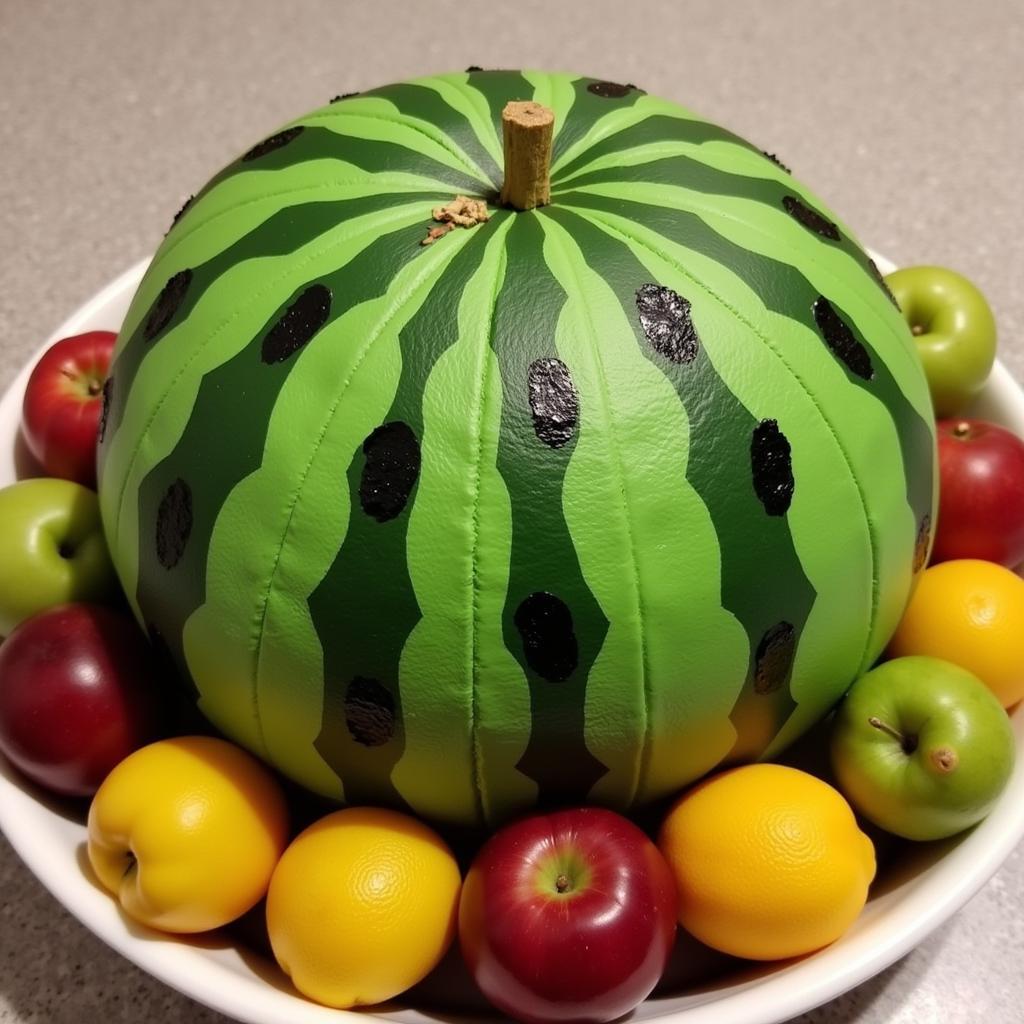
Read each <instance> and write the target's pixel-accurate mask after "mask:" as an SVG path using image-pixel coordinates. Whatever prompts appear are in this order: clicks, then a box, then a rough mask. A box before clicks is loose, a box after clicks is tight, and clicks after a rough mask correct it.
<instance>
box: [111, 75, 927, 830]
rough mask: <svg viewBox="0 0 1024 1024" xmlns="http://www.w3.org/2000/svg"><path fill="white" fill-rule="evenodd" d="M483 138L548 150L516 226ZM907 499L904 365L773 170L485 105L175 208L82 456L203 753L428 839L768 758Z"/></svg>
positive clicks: (844, 682)
mask: <svg viewBox="0 0 1024 1024" xmlns="http://www.w3.org/2000/svg"><path fill="white" fill-rule="evenodd" d="M510 101H533V102H534V103H536V104H540V105H542V106H543V107H546V108H549V109H550V110H551V111H553V112H554V129H553V141H552V142H551V144H550V145H551V150H550V202H549V203H548V204H547V205H541V206H538V207H537V208H535V209H520V208H513V207H510V206H509V205H507V204H503V203H502V202H501V200H500V191H501V189H502V185H503V179H504V177H505V170H504V164H505V150H504V149H503V121H502V114H503V111H504V109H505V106H506V104H507V103H509V102H510ZM521 106H522V105H521ZM530 109H536V108H532V107H531V108H530ZM549 138H550V130H549ZM506 141H507V140H506ZM513 149H514V147H513ZM520 155H521V154H520ZM515 159H516V160H518V159H519V157H515ZM517 166H518V164H517ZM544 170H545V171H546V168H545V169H544ZM540 184H541V185H543V189H541V190H540V191H541V192H544V195H543V197H542V198H541V199H540V200H539V201H540V202H543V201H544V199H545V198H547V193H546V191H545V190H546V189H547V182H546V181H544V182H541V183H540ZM538 194H540V193H538ZM457 197H466V198H467V199H469V200H484V201H485V202H486V203H487V207H486V213H482V212H481V211H482V209H483V208H482V205H481V204H479V203H474V202H464V201H463V200H462V199H459V200H458V201H457V202H453V201H455V200H456V199H457ZM467 210H468V211H470V212H469V213H468V214H467V213H466V211H467ZM460 211H461V212H460ZM472 211H476V212H475V213H474V212H472ZM424 243H429V244H424ZM934 462H935V442H934V427H933V423H932V413H931V406H930V402H929V397H928V389H927V386H926V383H925V379H924V376H923V374H922V371H921V368H920V365H919V363H918V359H917V356H916V354H915V351H914V345H913V339H912V337H911V335H910V332H909V330H908V328H907V325H906V324H905V322H904V321H903V319H902V317H901V316H900V314H899V312H898V310H897V309H896V308H895V306H894V304H893V302H892V300H891V297H890V296H889V295H888V294H887V292H886V290H885V288H884V285H883V284H882V282H881V280H880V278H879V276H878V272H877V269H876V268H875V266H874V264H873V263H872V262H871V260H870V259H869V258H868V256H867V255H866V254H865V253H864V251H863V250H862V249H861V248H860V246H859V245H858V243H857V242H856V241H855V240H854V238H853V236H852V235H851V234H850V232H849V231H848V230H847V229H846V227H844V226H843V224H842V223H841V222H840V221H839V220H838V219H837V218H836V217H835V216H834V215H833V214H832V213H831V212H829V211H828V210H827V209H826V208H825V206H823V205H822V203H821V202H820V201H818V200H817V199H816V198H814V196H813V195H811V193H810V192H808V190H807V189H806V188H804V187H803V186H802V185H801V184H799V183H798V182H797V181H795V180H794V179H793V178H792V177H791V176H790V174H789V173H788V172H787V171H786V170H785V169H784V168H783V167H782V166H781V165H780V164H778V163H777V162H776V161H774V159H773V158H770V157H768V156H766V155H765V154H763V153H762V152H760V151H759V150H758V149H757V148H755V147H753V146H751V145H750V144H748V143H746V142H744V141H743V140H742V139H740V138H737V137H736V136H735V135H733V134H731V133H730V132H728V131H726V130H724V129H723V128H720V127H718V126H717V125H715V124H712V123H709V122H708V121H706V120H703V119H701V118H699V117H697V116H695V115H694V114H692V113H690V112H689V111H688V110H685V109H683V108H682V107H680V106H677V105H676V104H674V103H670V102H666V101H665V100H661V99H657V98H655V97H653V96H649V95H647V94H646V93H644V92H643V91H642V90H640V89H637V88H636V87H634V86H631V85H617V84H614V83H610V82H602V81H597V80H594V79H588V78H581V77H577V76H573V75H564V74H546V73H538V72H527V71H523V72H519V71H495V72H484V71H476V70H471V71H469V72H466V73H459V74H451V75H440V76H437V77H432V78H423V79H419V80H417V81H413V82H408V83H402V84H397V85H391V86H387V87H385V88H381V89H374V90H372V91H370V92H366V93H362V94H358V95H352V96H346V97H339V98H338V99H337V100H336V101H334V102H332V103H330V104H329V105H327V106H325V107H323V108H322V109H320V110H316V111H314V112H313V113H311V114H309V115H308V116H306V117H302V118H299V119H298V120H296V121H295V122H293V123H292V124H290V125H288V126H286V127H285V128H283V129H282V130H281V131H279V132H277V133H276V134H273V135H271V136H270V137H269V138H267V139H265V140H264V141H262V142H260V143H259V144H258V145H255V146H254V147H253V148H252V149H250V150H249V151H248V152H246V153H245V154H244V155H243V156H241V157H240V158H239V159H238V160H236V161H235V162H234V163H232V164H230V165H229V166H228V167H226V168H225V169H224V170H223V171H222V172H221V173H220V174H218V175H217V176H216V177H214V178H213V179H212V180H211V181H210V182H209V184H208V185H206V187H205V188H203V189H202V191H201V192H200V193H199V194H198V195H197V196H196V197H195V198H194V199H192V200H190V201H189V203H188V204H187V205H186V207H185V208H184V210H182V211H181V213H180V214H179V215H178V217H176V218H175V222H174V224H173V226H172V228H171V230H170V232H169V233H168V235H167V237H166V239H165V240H164V242H163V244H162V245H161V246H160V249H159V250H158V252H157V254H156V256H155V258H154V260H153V262H152V264H151V266H150V267H149V270H148V272H147V273H146V275H145V278H144V280H143V281H142V283H141V285H140V287H139V289H138V292H137V294H136V295H135V298H134V301H133V303H132V306H131V309H130V311H129V313H128V316H127V319H126V321H125V324H124V327H123V330H122V332H121V335H120V337H119V339H118V345H117V351H116V356H115V361H114V364H113V369H112V375H111V377H110V380H109V381H108V385H107V388H106V390H105V405H104V418H103V422H102V425H101V440H100V446H99V463H100V499H101V505H102V511H103V518H104V524H105V528H106V531H107V537H108V540H109V543H110V548H111V551H112V554H113V557H114V561H115V563H116V565H117V569H118V572H119V574H120V577H121V580H122V583H123V584H124V588H125V590H126V592H127V594H128V596H129V599H130V601H131V602H132V604H133V606H134V609H135V612H136V614H137V615H138V617H139V620H140V622H141V623H142V624H143V625H144V627H145V628H146V629H147V630H148V632H149V634H150V636H151V637H152V639H153V641H154V643H156V644H158V645H159V646H160V647H161V648H162V649H163V650H164V651H166V652H167V654H168V656H169V657H171V658H173V660H174V661H175V662H176V664H177V666H178V668H179V670H180V673H181V675H182V677H183V678H184V679H186V680H187V681H188V685H189V686H190V687H192V688H193V689H194V694H195V698H196V700H197V701H198V705H199V707H200V709H201V710H202V711H203V712H204V713H205V714H206V716H207V717H208V718H209V719H210V720H211V721H212V722H213V723H214V724H215V725H216V726H217V727H218V728H220V729H221V730H223V732H225V733H226V734H227V735H228V736H230V737H232V738H234V739H235V740H237V741H239V742H240V743H242V744H244V745H245V746H246V747H248V748H250V749H251V750H253V751H255V752H256V753H258V754H260V755H261V756H262V757H264V758H265V759H266V760H267V761H268V762H270V763H271V764H273V765H275V766H276V767H278V768H279V769H281V770H282V771H283V772H285V773H286V774H288V775H290V776H291V777H293V778H294V779H296V780H298V781H299V782H300V783H302V784H304V785H305V786H307V787H309V788H311V789H313V790H315V791H317V792H319V793H322V794H325V795H328V796H331V797H335V798H337V799H340V800H346V801H349V802H353V803H387V804H393V805H397V806H403V807H408V808H410V809H411V810H412V811H414V812H416V813H418V814H421V815H424V816H426V817H429V818H434V819H439V820H444V821H450V822H458V823H474V822H482V821H489V822H495V821H499V820H501V819H503V818H505V817H507V816H508V815H510V814H512V813H514V812H515V811H518V810H520V809H523V808H526V807H529V806H531V805H533V804H535V803H538V802H539V803H559V802H564V801H569V800H571V801H588V802H591V801H592V802H596V803H602V804H607V805H610V806H612V807H619V808H626V807H630V806H632V805H634V804H639V803H642V802H645V801H650V800H653V799H656V798H659V797H662V796H665V795H667V794H670V793H673V792H675V791H677V790H679V789H680V788H681V787H682V786H684V785H685V784H687V783H688V782H690V781H692V780H693V779H695V778H698V777H699V776H701V775H703V774H705V773H706V772H708V771H710V770H711V769H713V768H715V767H716V766H719V765H723V764H728V763H732V762H740V761H749V760H753V759H756V758H759V757H764V756H768V757H771V756H773V755H774V754H776V753H777V752H778V751H780V750H781V749H782V748H783V747H784V746H785V745H786V744H787V743H789V742H790V741H792V740H793V739H795V738H796V737H797V736H798V735H799V734H800V733H801V732H803V731H804V730H805V729H806V728H807V727H808V726H810V725H811V724H812V723H814V722H815V721H817V720H818V719H820V718H821V717H822V716H823V715H824V714H825V713H826V711H827V710H828V709H829V708H830V707H832V706H833V705H834V703H835V702H836V700H837V699H838V698H839V697H840V696H841V695H842V693H843V692H844V691H845V689H846V688H847V686H848V685H849V684H850V682H851V681H852V680H853V679H854V678H855V677H856V676H857V675H858V674H859V673H860V672H862V671H864V670H865V669H866V668H867V667H868V666H870V665H871V663H872V662H873V661H874V660H875V659H876V658H877V656H878V655H879V653H880V652H881V651H882V649H883V647H884V645H885V643H886V642H887V640H888V638H889V636H890V634H891V632H892V631H893V629H894V628H895V626H896V623H897V621H898V619H899V617H900V615H901V613H902V611H903V608H904V606H905V603H906V601H907V598H908V596H909V593H910V589H911V586H912V583H913V580H914V577H915V574H916V572H917V571H919V570H920V568H921V567H922V566H923V565H924V563H925V561H926V559H927V555H928V548H929V545H930V533H931V530H930V524H931V520H932V516H933V514H934V502H935V488H934V480H935V474H934Z"/></svg>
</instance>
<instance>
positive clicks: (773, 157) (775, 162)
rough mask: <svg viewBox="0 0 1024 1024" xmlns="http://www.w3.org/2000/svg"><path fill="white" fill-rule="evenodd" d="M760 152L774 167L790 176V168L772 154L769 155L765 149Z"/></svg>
mask: <svg viewBox="0 0 1024 1024" xmlns="http://www.w3.org/2000/svg"><path fill="white" fill-rule="evenodd" d="M761 152H762V153H763V154H764V156H766V157H767V158H768V159H769V160H771V162H772V163H773V164H775V166H776V167H780V168H781V169H782V170H784V171H785V172H786V173H787V174H792V173H793V172H792V171H791V170H790V168H789V167H788V166H787V165H786V164H784V163H783V162H782V161H781V160H780V159H779V158H778V157H777V156H776V155H775V154H774V153H769V152H768V150H766V149H762V150H761Z"/></svg>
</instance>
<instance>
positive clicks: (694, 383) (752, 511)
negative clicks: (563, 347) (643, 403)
mask: <svg viewBox="0 0 1024 1024" xmlns="http://www.w3.org/2000/svg"><path fill="white" fill-rule="evenodd" d="M543 215H544V216H548V217H551V218H553V219H554V220H555V221H557V222H558V223H559V224H561V225H563V227H564V228H565V229H566V230H567V231H568V232H570V233H571V235H572V237H573V239H574V240H575V242H576V244H577V245H579V247H580V249H581V250H582V252H583V256H584V259H585V260H586V262H587V265H588V266H590V267H591V268H592V269H593V270H595V271H596V272H597V273H598V274H600V275H601V277H602V278H604V280H605V281H606V282H607V283H608V285H609V287H611V288H612V290H613V291H614V292H615V295H616V297H617V298H618V300H619V302H620V304H621V305H622V309H623V312H624V313H625V314H626V318H627V319H628V320H629V322H630V323H631V324H632V326H633V335H634V339H635V341H636V344H637V345H639V346H640V350H641V351H642V352H643V353H644V355H645V356H646V357H647V358H648V359H649V360H650V361H651V362H652V363H654V365H655V366H657V367H658V369H659V370H661V372H662V373H663V374H664V375H665V376H666V377H667V378H668V380H669V381H670V382H671V384H672V386H673V388H675V391H676V393H677V394H678V395H679V399H680V401H681V402H682V404H683V407H684V408H685V410H686V415H687V418H688V421H689V434H690V442H689V455H688V462H687V470H686V477H687V480H688V481H689V483H690V485H691V486H692V487H693V489H694V490H695V491H696V492H697V494H698V495H700V498H701V500H702V501H703V502H704V504H705V506H706V507H707V509H708V512H709V514H710V515H711V520H712V522H713V523H714V526H715V532H716V533H717V535H718V544H719V549H720V551H721V558H722V606H723V607H724V608H726V609H728V611H730V612H732V614H733V615H735V616H736V618H737V619H738V620H739V622H740V623H741V624H742V625H743V628H744V629H745V630H746V633H747V636H748V638H749V641H750V655H749V661H748V668H747V677H746V681H745V683H744V687H743V692H742V694H741V696H740V698H739V700H738V701H737V705H736V709H735V711H734V713H733V725H734V726H735V727H736V729H737V733H738V738H737V741H736V745H735V747H734V749H733V751H732V753H731V755H730V756H731V757H733V758H738V759H739V758H750V757H754V756H757V755H758V754H760V752H761V750H763V748H764V745H765V743H766V742H767V739H769V738H770V737H771V736H774V735H775V733H776V732H778V730H779V729H780V728H781V727H782V724H783V723H784V722H785V721H786V719H787V718H788V717H789V715H790V714H791V712H792V711H793V709H794V708H795V707H796V704H795V702H794V700H793V697H792V694H791V692H790V689H789V673H788V672H787V674H786V676H785V678H784V681H782V685H781V686H780V687H779V688H778V689H776V690H774V691H773V692H771V693H756V692H755V684H756V679H755V667H756V666H755V654H756V651H757V647H758V644H759V643H760V642H761V639H762V637H763V636H764V635H765V634H766V633H767V632H768V630H770V629H771V628H772V627H773V626H775V625H776V624H777V623H778V622H780V621H783V620H784V621H787V622H789V623H790V624H792V626H793V628H794V635H795V638H796V640H797V642H799V636H800V632H801V631H802V629H803V627H804V624H805V623H806V621H807V616H808V614H809V613H810V610H811V607H812V605H813V604H814V598H815V591H814V588H813V587H812V586H811V584H810V582H809V580H808V579H807V577H806V575H805V574H804V571H803V567H802V566H801V564H800V559H799V557H798V555H797V552H796V548H795V546H794V543H793V537H792V533H791V531H790V525H789V517H788V516H769V515H767V514H766V513H765V509H764V507H763V506H762V505H761V503H760V501H758V498H757V495H756V493H755V491H754V488H753V486H751V454H750V449H751V437H752V435H753V432H754V429H755V427H756V426H757V424H758V421H757V420H756V419H755V418H754V416H752V415H751V413H750V412H748V410H747V409H746V408H745V407H744V405H743V404H742V403H741V402H740V401H739V400H738V399H737V398H736V396H735V395H734V394H733V393H732V392H731V391H730V390H729V388H728V387H727V386H726V384H725V382H724V381H723V380H722V378H721V377H720V376H719V375H718V373H717V371H716V370H715V367H714V365H713V364H712V362H711V360H710V359H709V358H708V354H707V352H706V350H705V349H704V346H703V345H698V347H697V349H696V355H695V357H694V359H693V360H692V362H688V363H686V362H675V361H673V360H671V359H669V358H666V356H665V355H662V354H660V353H658V352H656V351H655V350H654V348H653V347H652V346H651V345H650V343H649V342H648V340H647V337H646V335H645V334H644V332H643V329H642V327H641V326H640V323H639V318H638V315H637V307H636V293H637V289H638V288H640V287H641V286H642V285H645V284H659V285H661V284H664V283H665V282H662V281H657V280H655V279H654V278H653V276H652V274H651V271H650V270H648V269H647V267H645V266H644V265H643V264H642V263H641V262H640V261H639V260H638V259H637V257H636V255H635V254H634V252H633V251H632V250H631V249H630V247H629V246H628V245H626V244H625V243H623V242H621V241H619V240H618V239H616V238H614V237H612V236H611V235H610V234H608V232H607V231H605V230H603V229H601V228H599V227H597V226H595V225H594V224H593V223H591V222H590V221H589V220H587V219H586V218H585V217H583V216H580V215H578V214H575V213H572V212H571V211H569V210H567V209H566V207H565V204H564V203H563V204H562V205H560V206H548V207H545V208H544V210H543ZM683 298H687V296H686V295H685V294H683ZM698 326H699V325H698ZM679 443H682V442H681V441H680V442H679ZM679 571H680V572H686V566H679Z"/></svg>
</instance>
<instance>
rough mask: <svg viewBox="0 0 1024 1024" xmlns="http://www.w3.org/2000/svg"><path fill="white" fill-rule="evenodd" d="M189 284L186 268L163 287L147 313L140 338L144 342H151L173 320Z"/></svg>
mask: <svg viewBox="0 0 1024 1024" xmlns="http://www.w3.org/2000/svg"><path fill="white" fill-rule="evenodd" d="M191 283H192V271H191V270H190V269H188V268H186V269H185V270H179V271H178V273H176V274H175V275H174V276H173V277H172V278H171V279H170V280H169V281H168V282H167V284H165V285H164V286H163V288H162V289H161V291H160V294H159V295H158V296H157V297H156V302H154V303H153V308H152V309H151V310H150V311H149V316H148V317H147V318H146V325H145V327H143V328H142V336H143V337H144V338H145V339H146V341H152V340H153V339H154V338H155V337H156V336H157V335H158V334H159V333H160V332H161V331H162V330H163V329H164V328H165V327H166V326H167V325H168V324H169V323H170V322H171V321H172V320H173V319H174V314H175V313H177V312H178V307H179V306H180V305H181V304H182V302H183V301H184V300H185V296H186V295H187V294H188V286H189V285H190V284H191Z"/></svg>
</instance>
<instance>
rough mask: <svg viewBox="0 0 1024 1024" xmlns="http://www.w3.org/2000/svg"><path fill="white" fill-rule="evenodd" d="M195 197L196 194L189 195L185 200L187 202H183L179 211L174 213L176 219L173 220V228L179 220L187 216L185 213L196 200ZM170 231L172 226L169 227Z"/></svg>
mask: <svg viewBox="0 0 1024 1024" xmlns="http://www.w3.org/2000/svg"><path fill="white" fill-rule="evenodd" d="M195 198H196V197H195V196H194V195H191V196H189V197H188V199H186V200H185V202H183V203H182V204H181V206H180V208H179V209H178V212H177V213H176V214H175V215H174V219H173V220H172V221H171V227H172V228H173V227H174V225H175V224H177V223H178V221H179V220H181V218H182V217H184V216H185V214H186V213H187V212H188V208H189V207H190V206H191V205H192V203H193V202H194V201H195ZM168 231H170V228H168Z"/></svg>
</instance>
